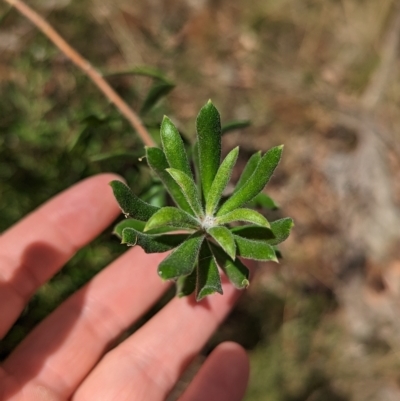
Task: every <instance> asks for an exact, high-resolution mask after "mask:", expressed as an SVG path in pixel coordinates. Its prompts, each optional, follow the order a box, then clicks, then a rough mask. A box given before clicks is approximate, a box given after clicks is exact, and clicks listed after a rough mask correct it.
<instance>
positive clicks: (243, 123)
mask: <svg viewBox="0 0 400 401" xmlns="http://www.w3.org/2000/svg"><path fill="white" fill-rule="evenodd" d="M249 125H251V121H250V120H237V121H231V122H229V123H227V124H224V125H223V126H222V130H221V134H222V135H225V134H228V133H229V132H232V131H235V130H238V129H243V128H247V127H248V126H249Z"/></svg>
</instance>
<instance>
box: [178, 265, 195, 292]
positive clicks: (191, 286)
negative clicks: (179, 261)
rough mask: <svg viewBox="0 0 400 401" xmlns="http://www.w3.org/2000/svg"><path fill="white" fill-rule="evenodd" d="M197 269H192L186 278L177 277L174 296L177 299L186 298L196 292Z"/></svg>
mask: <svg viewBox="0 0 400 401" xmlns="http://www.w3.org/2000/svg"><path fill="white" fill-rule="evenodd" d="M196 283H197V269H193V271H192V273H190V274H189V275H188V276H181V277H178V280H177V281H176V295H177V296H178V297H179V298H182V297H186V296H188V295H190V294H192V293H193V292H194V291H195V290H196Z"/></svg>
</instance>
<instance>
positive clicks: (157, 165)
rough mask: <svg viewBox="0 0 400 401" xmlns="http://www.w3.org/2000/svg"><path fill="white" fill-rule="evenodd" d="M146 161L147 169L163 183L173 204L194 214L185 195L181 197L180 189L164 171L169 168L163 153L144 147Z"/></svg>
mask: <svg viewBox="0 0 400 401" xmlns="http://www.w3.org/2000/svg"><path fill="white" fill-rule="evenodd" d="M146 160H147V164H148V165H149V167H150V168H151V169H152V170H153V171H154V172H155V173H156V174H157V176H158V177H159V178H160V180H161V181H162V182H163V183H164V185H165V188H166V189H167V191H168V192H169V194H170V195H171V197H172V199H173V200H174V201H175V203H176V204H177V205H178V206H179V207H180V208H181V209H182V210H184V211H185V212H187V213H190V214H194V212H193V210H192V208H191V207H190V205H189V203H188V202H187V200H186V198H185V195H183V192H182V190H181V188H180V187H179V185H178V184H177V183H176V182H175V180H174V179H173V178H172V177H171V175H170V174H169V173H168V172H167V170H166V169H167V168H169V165H168V161H167V158H166V157H165V155H164V152H163V151H162V150H161V149H159V148H150V147H146Z"/></svg>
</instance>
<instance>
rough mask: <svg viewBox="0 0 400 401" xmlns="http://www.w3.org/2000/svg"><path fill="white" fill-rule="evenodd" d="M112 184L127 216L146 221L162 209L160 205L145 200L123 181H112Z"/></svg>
mask: <svg viewBox="0 0 400 401" xmlns="http://www.w3.org/2000/svg"><path fill="white" fill-rule="evenodd" d="M110 185H111V188H112V190H113V192H114V196H115V198H116V199H117V201H118V203H119V206H120V207H121V209H122V213H124V214H125V215H126V216H130V217H133V218H134V219H137V220H142V221H146V220H148V219H149V218H150V217H151V216H153V214H154V213H156V212H157V211H158V210H160V208H159V207H156V206H153V205H150V204H148V203H146V202H143V201H142V200H141V199H139V198H138V197H137V196H136V195H135V194H134V193H133V192H132V191H131V190H130V189H129V187H127V186H126V185H125V184H124V183H122V182H121V181H116V180H115V181H111V182H110Z"/></svg>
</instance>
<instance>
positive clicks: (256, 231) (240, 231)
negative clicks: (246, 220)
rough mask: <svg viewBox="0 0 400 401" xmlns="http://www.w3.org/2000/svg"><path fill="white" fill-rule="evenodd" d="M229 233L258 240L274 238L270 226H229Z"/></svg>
mask: <svg viewBox="0 0 400 401" xmlns="http://www.w3.org/2000/svg"><path fill="white" fill-rule="evenodd" d="M231 233H232V234H235V235H239V236H240V237H243V238H247V239H252V240H259V241H267V240H271V239H275V235H274V233H273V232H272V230H271V228H267V227H260V226H253V225H249V226H239V227H233V228H231Z"/></svg>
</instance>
